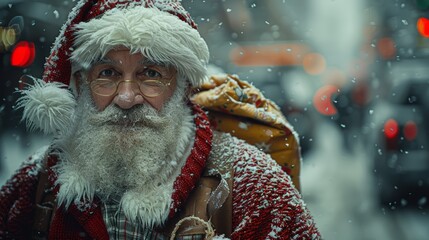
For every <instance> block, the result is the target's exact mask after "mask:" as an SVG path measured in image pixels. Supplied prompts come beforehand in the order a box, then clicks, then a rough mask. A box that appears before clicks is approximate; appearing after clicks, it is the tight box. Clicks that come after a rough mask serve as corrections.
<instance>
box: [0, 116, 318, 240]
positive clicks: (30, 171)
mask: <svg viewBox="0 0 429 240" xmlns="http://www.w3.org/2000/svg"><path fill="white" fill-rule="evenodd" d="M201 114H202V113H201V112H200V114H199V115H200V117H199V118H198V117H197V118H196V125H197V133H196V139H195V143H194V149H193V151H192V152H191V156H190V158H191V157H192V154H193V153H194V158H195V159H193V160H192V159H191V160H190V158H188V160H187V163H186V164H185V166H184V167H183V169H182V174H181V175H180V176H179V177H178V179H176V182H175V184H174V188H175V190H176V191H174V192H175V195H174V194H173V196H172V199H173V203H172V208H171V212H170V217H172V216H173V215H174V213H175V212H176V209H177V208H178V209H180V207H181V206H182V205H183V202H185V201H186V198H187V197H188V195H189V193H190V192H191V190H192V189H193V188H194V187H195V184H196V181H197V180H198V178H199V176H200V174H201V172H202V170H203V168H204V164H202V163H204V162H205V161H206V160H208V161H209V162H211V163H213V164H215V165H217V168H218V169H222V168H229V167H232V169H233V175H234V176H233V189H232V218H233V219H232V235H231V239H320V233H319V232H318V230H317V228H316V226H315V223H314V221H313V219H312V217H311V215H310V213H309V212H308V210H307V209H306V207H305V204H304V202H303V201H302V198H301V196H300V194H299V192H298V191H297V190H296V188H295V187H294V186H293V184H292V181H291V179H290V177H289V176H288V175H287V174H286V173H285V172H284V171H282V170H281V167H280V166H279V165H278V164H277V163H276V162H275V161H274V160H272V159H271V157H270V156H269V155H267V154H265V153H263V152H261V151H259V150H258V149H257V148H255V147H254V146H251V145H249V144H247V143H245V142H244V141H242V140H239V139H237V138H235V137H232V136H230V135H229V134H225V133H218V132H215V133H214V134H213V141H210V139H209V138H211V130H210V129H209V128H208V127H206V126H207V125H208V121H206V117H205V116H201ZM203 115H204V114H203ZM201 117H202V118H203V119H201ZM205 144H209V145H210V146H204V145H205ZM204 152H207V153H208V152H209V153H210V154H209V155H208V154H205V153H204ZM42 158H43V156H42V157H33V158H30V159H29V160H27V161H26V162H24V164H23V165H22V166H21V168H20V169H19V170H18V171H17V172H16V173H15V174H14V175H13V176H12V178H11V179H10V180H9V181H8V182H7V183H6V184H5V185H4V186H3V187H2V189H1V192H0V239H29V238H30V236H31V226H32V221H33V213H34V210H33V208H34V198H35V192H36V188H37V175H38V172H39V171H40V169H41V160H42ZM202 158H205V159H202ZM55 164H56V159H55V158H50V161H49V162H48V165H50V166H51V167H52V166H54V165H55ZM189 169H192V171H191V172H192V173H196V174H186V173H189V172H190V170H189ZM224 172H228V171H224ZM187 176H192V179H190V178H188V177H187ZM223 177H225V178H228V177H232V176H228V174H225V175H224V176H223ZM49 179H50V180H51V181H53V182H54V181H55V179H56V176H55V173H54V172H53V171H52V170H50V177H49ZM58 187H59V186H57V188H58ZM97 201H98V200H95V201H94V202H93V203H90V204H84V205H82V206H77V205H74V204H72V205H71V206H70V207H69V208H68V209H67V210H66V209H64V208H63V207H59V209H57V211H56V213H55V215H54V218H53V220H52V223H51V228H50V233H49V237H50V239H58V238H60V239H108V238H109V237H108V233H107V230H106V227H105V224H104V221H103V218H102V214H101V207H100V203H99V202H97Z"/></svg>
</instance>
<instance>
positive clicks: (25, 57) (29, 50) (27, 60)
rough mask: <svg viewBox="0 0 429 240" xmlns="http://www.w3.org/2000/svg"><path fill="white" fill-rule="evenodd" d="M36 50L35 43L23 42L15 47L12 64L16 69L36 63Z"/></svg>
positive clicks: (11, 57) (11, 58)
mask: <svg viewBox="0 0 429 240" xmlns="http://www.w3.org/2000/svg"><path fill="white" fill-rule="evenodd" d="M35 56H36V48H35V46H34V43H32V42H27V41H21V42H19V43H17V44H16V45H15V48H14V49H13V50H12V54H11V56H10V64H11V65H12V66H14V67H28V66H29V65H31V64H32V63H33V61H34V58H35Z"/></svg>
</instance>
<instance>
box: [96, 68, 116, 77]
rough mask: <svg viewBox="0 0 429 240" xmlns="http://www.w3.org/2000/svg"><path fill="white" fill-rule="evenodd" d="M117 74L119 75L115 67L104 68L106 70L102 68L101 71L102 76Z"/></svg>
mask: <svg viewBox="0 0 429 240" xmlns="http://www.w3.org/2000/svg"><path fill="white" fill-rule="evenodd" d="M116 75H118V73H117V72H116V71H115V70H113V69H104V70H101V71H100V73H99V76H100V77H111V76H116Z"/></svg>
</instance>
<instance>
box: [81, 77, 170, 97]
mask: <svg viewBox="0 0 429 240" xmlns="http://www.w3.org/2000/svg"><path fill="white" fill-rule="evenodd" d="M173 79H174V76H172V77H171V78H170V80H169V81H168V82H162V81H160V80H156V79H145V80H142V81H139V80H131V79H125V80H120V81H115V80H112V79H108V78H97V79H94V80H92V81H89V87H90V89H91V91H92V92H93V93H94V94H97V95H98V96H101V97H111V96H114V95H115V94H117V93H118V88H119V85H120V84H121V83H132V82H135V83H137V85H138V86H139V91H140V93H141V94H142V95H143V96H145V97H148V98H154V97H158V96H160V95H162V94H163V93H164V92H165V90H166V89H167V88H168V87H169V86H170V85H171V82H172V81H173ZM97 80H108V81H111V82H113V83H115V85H116V87H115V91H114V92H113V93H112V94H110V95H103V94H99V93H97V92H95V91H94V89H93V86H94V85H93V83H94V82H97ZM147 81H153V82H158V83H160V84H161V85H162V86H163V87H162V91H161V92H160V93H159V94H158V95H155V96H148V95H146V94H144V93H143V91H142V89H141V86H140V83H139V82H147Z"/></svg>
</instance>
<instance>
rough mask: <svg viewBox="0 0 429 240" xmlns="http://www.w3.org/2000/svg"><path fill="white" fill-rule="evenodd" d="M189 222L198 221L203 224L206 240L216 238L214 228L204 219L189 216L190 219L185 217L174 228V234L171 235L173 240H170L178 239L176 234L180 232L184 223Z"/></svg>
mask: <svg viewBox="0 0 429 240" xmlns="http://www.w3.org/2000/svg"><path fill="white" fill-rule="evenodd" d="M189 220H196V221H198V222H200V223H202V224H203V225H204V226H205V227H206V230H205V232H206V238H205V239H206V240H211V239H213V237H214V236H215V232H214V229H213V226H212V225H211V223H210V222H207V221H204V220H203V219H201V218H199V217H195V216H189V217H185V218H183V219H182V220H180V221H179V222H178V223H177V224H176V226H175V227H174V230H173V232H172V233H171V238H170V240H174V239H175V237H176V232H177V230H179V227H180V225H182V223H184V222H185V221H189Z"/></svg>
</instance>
